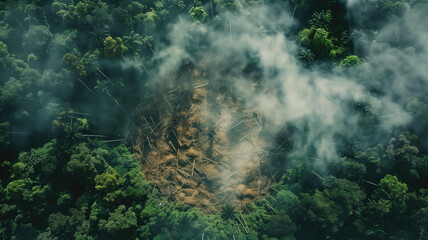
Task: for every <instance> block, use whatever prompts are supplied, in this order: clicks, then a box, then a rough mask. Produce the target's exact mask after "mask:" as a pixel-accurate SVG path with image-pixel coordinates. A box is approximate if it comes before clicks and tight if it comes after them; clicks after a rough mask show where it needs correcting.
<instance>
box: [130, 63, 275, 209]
mask: <svg viewBox="0 0 428 240" xmlns="http://www.w3.org/2000/svg"><path fill="white" fill-rule="evenodd" d="M208 79H209V78H208V77H207V76H205V74H204V73H201V72H198V71H196V70H192V69H186V70H184V71H182V73H180V74H178V75H175V76H171V79H166V80H164V81H162V82H163V84H164V85H163V86H159V88H158V90H157V91H156V93H154V94H153V95H151V96H149V97H147V99H145V100H144V101H143V104H144V105H143V104H142V105H141V106H140V107H139V108H138V109H137V111H136V115H137V116H138V119H137V126H138V137H137V141H136V144H135V147H134V148H135V150H136V151H137V156H138V157H139V158H140V159H141V162H142V169H143V170H142V171H143V173H144V174H145V176H146V178H147V179H148V181H150V182H152V183H154V184H156V185H157V186H158V188H159V189H160V191H161V192H162V194H163V195H164V196H165V197H166V198H168V199H169V200H171V201H178V202H182V203H186V204H190V205H192V206H194V207H197V208H199V209H202V210H203V211H205V212H217V211H219V210H220V209H221V207H222V206H223V205H225V204H231V205H232V206H234V207H235V208H236V209H241V208H244V207H245V206H247V205H248V204H250V203H252V202H254V201H255V200H256V199H259V198H262V197H264V196H265V195H266V194H267V192H268V190H269V188H270V187H271V179H270V178H269V177H266V176H264V175H263V174H262V167H261V166H262V164H263V162H264V161H266V158H267V152H266V151H265V150H264V149H265V147H264V146H265V143H264V142H263V141H262V140H260V137H259V134H260V131H261V129H262V123H261V121H262V120H261V116H260V114H259V112H258V111H257V110H254V109H246V108H245V107H244V105H245V104H243V103H242V102H240V100H239V99H236V98H234V96H232V95H231V94H230V93H229V92H228V91H227V88H224V87H218V86H212V84H211V85H210V81H209V80H208ZM165 82H166V83H168V85H167V86H165Z"/></svg>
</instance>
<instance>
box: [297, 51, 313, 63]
mask: <svg viewBox="0 0 428 240" xmlns="http://www.w3.org/2000/svg"><path fill="white" fill-rule="evenodd" d="M297 58H298V59H299V60H300V61H301V62H303V63H306V64H309V63H311V61H312V60H314V58H315V54H313V53H312V52H311V50H309V49H308V50H305V49H302V50H300V51H299V56H298V57H297Z"/></svg>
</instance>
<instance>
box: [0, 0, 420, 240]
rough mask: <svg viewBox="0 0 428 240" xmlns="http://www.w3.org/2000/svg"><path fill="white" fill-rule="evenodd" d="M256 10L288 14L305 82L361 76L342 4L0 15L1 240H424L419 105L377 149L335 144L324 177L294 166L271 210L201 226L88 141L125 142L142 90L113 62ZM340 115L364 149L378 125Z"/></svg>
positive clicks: (125, 161)
mask: <svg viewBox="0 0 428 240" xmlns="http://www.w3.org/2000/svg"><path fill="white" fill-rule="evenodd" d="M263 2H264V3H265V4H270V3H272V4H278V5H279V6H281V7H284V8H290V11H291V12H293V10H294V13H293V14H294V17H295V18H296V19H297V20H298V21H299V22H300V25H298V26H297V27H296V29H295V32H293V34H294V36H295V39H296V42H297V43H298V48H299V49H298V50H297V51H296V52H297V54H296V58H297V59H299V60H300V61H301V62H302V66H303V67H304V68H311V67H312V66H313V65H314V63H316V62H322V63H327V64H330V65H329V66H330V67H331V68H336V69H341V70H343V71H348V70H349V71H350V70H352V68H354V67H356V66H358V65H364V64H365V56H357V55H355V54H357V53H355V52H354V49H353V45H352V42H351V40H350V34H349V33H348V32H349V22H348V21H347V20H346V18H345V16H346V9H345V6H344V3H343V2H342V1H334V0H322V1H314V0H291V1H273V0H272V1H267V0H266V1H262V0H259V1H255V0H213V1H205V0H204V1H193V0H156V1H155V0H149V1H145V0H135V1H130V0H129V1H128V0H123V1H114V0H81V1H80V0H74V1H73V0H49V1H41V0H7V1H3V2H1V3H0V73H1V74H0V162H1V165H0V173H1V176H0V177H1V179H0V181H1V182H0V183H1V185H0V238H1V239H40V240H42V239H271V240H274V239H287V240H291V239H391V240H392V239H428V228H427V226H428V190H427V186H428V185H427V182H428V149H427V146H426V144H425V145H424V141H426V138H427V137H428V121H427V119H428V98H425V99H417V98H414V99H410V100H408V102H407V103H406V104H407V106H406V111H407V112H408V113H409V114H410V115H411V116H413V117H414V120H413V121H414V122H413V124H412V125H411V126H410V127H406V128H400V129H395V131H385V132H384V133H383V134H384V135H383V136H382V137H383V138H386V139H387V140H386V141H379V142H377V143H376V144H366V143H365V140H366V139H365V138H364V137H362V138H361V139H346V141H343V144H341V147H340V149H338V151H339V152H340V157H341V158H340V159H339V160H338V161H334V162H331V163H330V164H329V165H328V166H327V167H326V169H327V170H325V171H323V173H318V172H317V169H316V168H313V167H312V166H310V165H308V164H305V162H303V161H302V162H301V163H299V162H298V161H297V162H298V164H294V166H287V169H285V170H284V173H285V174H284V175H283V176H279V178H278V179H277V180H278V183H277V184H275V186H274V187H273V189H274V191H273V192H272V196H271V197H267V198H266V199H264V200H260V201H258V202H256V203H254V204H253V205H252V206H250V207H249V208H248V209H244V211H242V212H236V211H235V210H234V209H233V207H231V206H229V205H226V206H224V207H223V210H222V212H220V213H218V214H204V213H202V212H201V211H200V210H196V209H192V208H190V207H189V206H186V205H182V204H180V203H172V202H168V201H166V200H165V199H164V198H163V196H162V195H161V194H160V193H159V192H158V190H157V188H156V186H154V185H152V184H149V183H148V182H147V181H146V180H145V176H144V175H143V174H141V172H140V164H139V162H138V160H137V159H136V158H135V157H134V155H133V154H132V151H131V149H130V147H131V144H132V143H129V142H126V140H124V141H120V142H119V141H117V142H114V141H113V142H109V141H108V140H106V141H102V140H99V139H102V138H96V137H95V138H94V137H93V135H98V136H99V135H101V134H102V135H103V136H108V137H109V139H110V138H111V139H113V138H120V139H122V138H125V139H126V137H127V133H126V131H127V126H126V122H127V121H126V120H128V118H127V117H128V115H129V113H130V112H131V111H132V110H133V109H134V107H135V106H136V104H138V101H139V99H140V97H141V93H140V92H142V91H133V90H135V89H139V88H143V87H144V84H145V83H144V81H145V80H143V81H138V80H137V77H136V74H135V73H134V72H133V70H132V69H130V70H129V71H128V70H126V71H125V72H121V73H119V71H117V70H118V68H120V64H113V63H114V61H116V62H125V61H127V59H132V58H133V57H140V56H145V57H147V58H150V57H152V56H155V54H156V53H155V51H154V49H155V47H154V46H155V44H156V43H157V42H159V41H160V39H162V38H164V36H163V34H164V31H165V30H166V29H167V28H168V24H169V23H171V22H173V21H177V16H178V15H180V14H181V15H183V16H187V17H190V18H192V19H193V21H194V22H195V23H194V24H205V23H206V22H208V21H210V20H215V18H216V15H217V14H218V13H220V12H223V11H229V12H231V13H232V14H234V13H236V14H237V13H238V12H240V11H243V9H246V8H251V7H253V6H257V5H260V4H263ZM412 9H419V10H421V11H426V13H427V14H428V5H427V4H426V3H424V1H417V0H411V1H410V0H409V1H407V0H406V1H405V0H396V1H392V0H378V1H376V8H375V10H374V11H376V13H378V16H379V18H380V19H382V20H384V19H393V18H394V17H397V16H399V15H400V14H403V13H404V12H406V11H411V10H412ZM424 9H425V10H424ZM366 27H367V28H372V29H373V30H374V31H375V30H376V27H377V24H376V23H373V26H366ZM258 30H259V34H261V35H263V34H265V33H266V29H264V27H263V26H260V27H259V28H258ZM355 34H358V32H356V33H355ZM375 50H376V49H375ZM358 54H360V53H358ZM361 54H363V53H361ZM155 57H156V56H155ZM150 64H153V63H152V62H149V61H148V62H147V63H146V65H145V66H144V68H151V67H152V66H151V65H150ZM420 64H422V63H420ZM107 76H108V77H107ZM148 77H149V76H148V74H147V75H145V78H148ZM351 105H352V107H351V108H352V109H353V111H354V112H357V113H358V114H360V116H361V117H360V118H359V120H358V121H360V122H359V124H360V126H361V129H360V131H361V133H362V135H364V134H365V133H367V135H368V132H370V131H371V129H372V127H373V126H375V125H376V124H377V123H378V121H379V118H380V116H379V115H378V114H377V112H376V109H374V108H373V107H372V106H365V105H364V104H360V103H359V102H354V103H352V104H351ZM71 109H72V110H71ZM124 116H125V117H124ZM123 122H125V124H124V123H123ZM414 126H417V127H416V128H415V127H414ZM123 132H125V134H123ZM103 140H105V139H103ZM118 142H119V143H118ZM284 161H285V160H284Z"/></svg>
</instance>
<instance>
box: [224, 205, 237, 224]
mask: <svg viewBox="0 0 428 240" xmlns="http://www.w3.org/2000/svg"><path fill="white" fill-rule="evenodd" d="M221 218H222V219H224V220H229V219H234V218H235V208H234V207H233V206H232V205H230V204H226V205H224V206H223V207H222V208H221Z"/></svg>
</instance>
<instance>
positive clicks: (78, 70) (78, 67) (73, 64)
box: [61, 53, 86, 77]
mask: <svg viewBox="0 0 428 240" xmlns="http://www.w3.org/2000/svg"><path fill="white" fill-rule="evenodd" d="M61 63H62V65H63V66H64V67H65V68H67V69H69V70H70V71H71V72H73V73H74V74H76V75H77V76H80V77H86V71H85V66H84V65H83V63H82V60H81V59H80V58H79V57H77V56H76V55H74V54H73V53H66V54H65V55H64V57H62V60H61Z"/></svg>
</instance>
